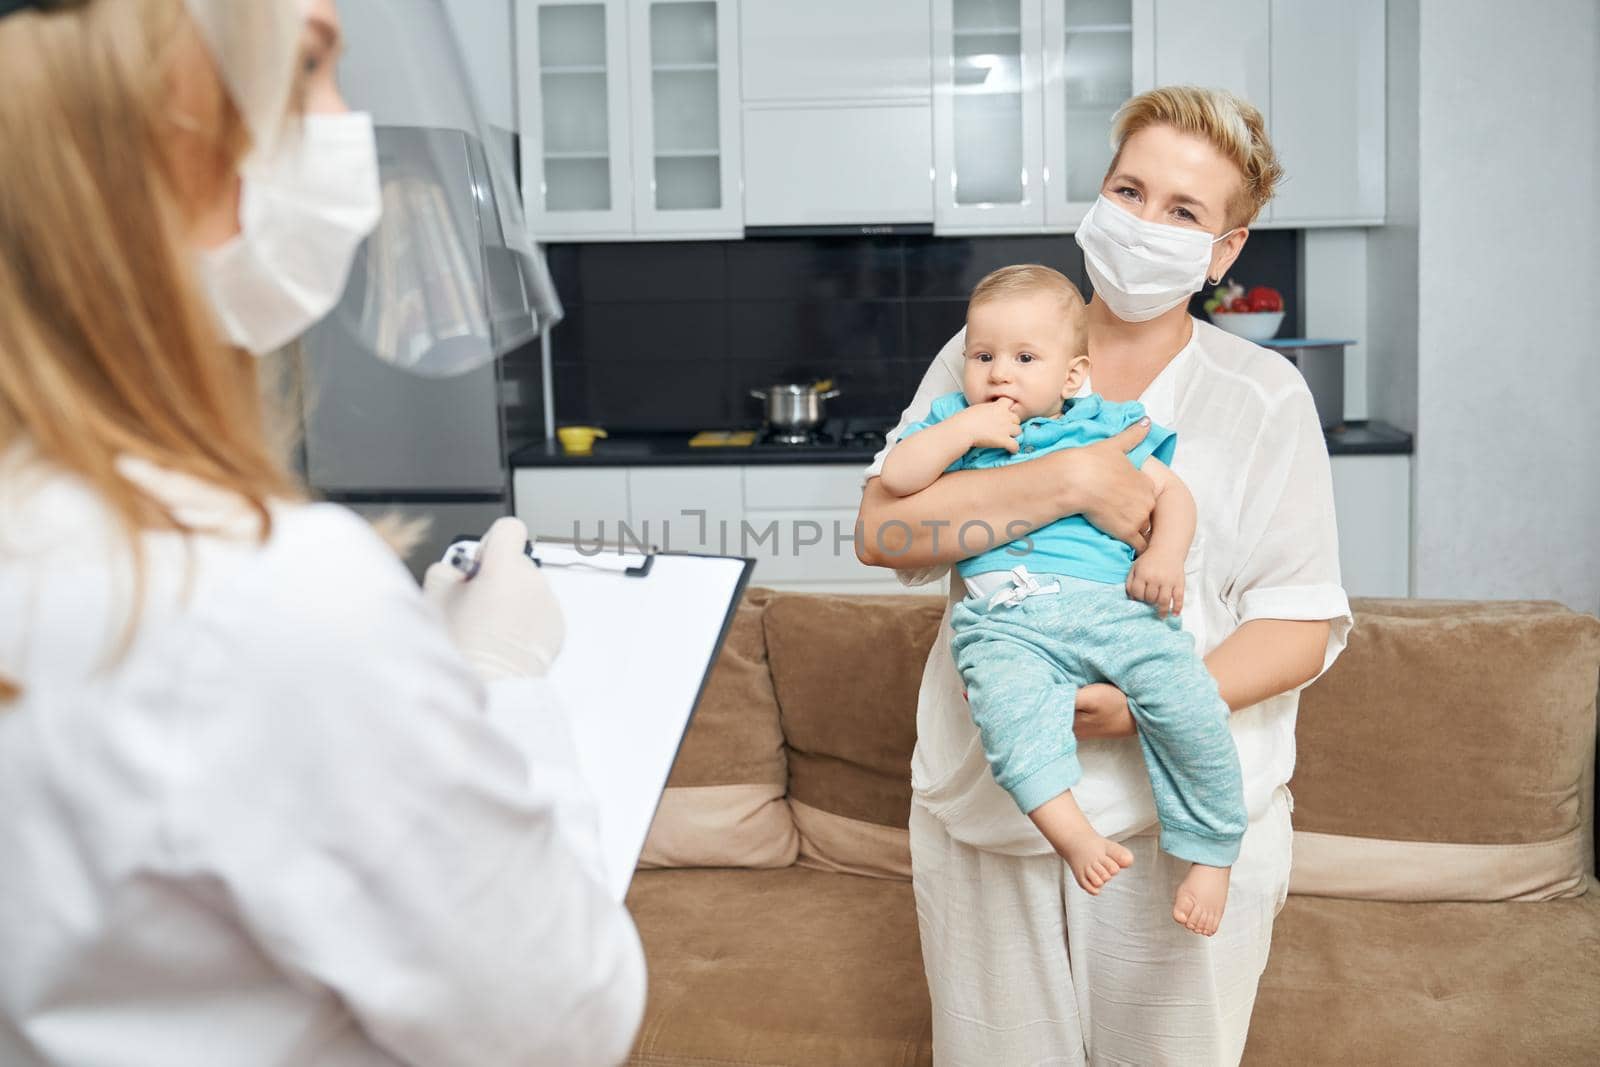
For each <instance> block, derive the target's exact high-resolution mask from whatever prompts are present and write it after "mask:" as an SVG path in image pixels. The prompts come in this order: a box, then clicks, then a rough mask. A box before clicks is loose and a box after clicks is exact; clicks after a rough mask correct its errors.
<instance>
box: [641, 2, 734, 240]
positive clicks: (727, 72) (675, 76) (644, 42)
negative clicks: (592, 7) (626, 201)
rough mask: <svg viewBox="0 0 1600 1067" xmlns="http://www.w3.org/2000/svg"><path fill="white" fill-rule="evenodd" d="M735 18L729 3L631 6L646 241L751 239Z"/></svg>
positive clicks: (649, 3) (642, 205)
mask: <svg viewBox="0 0 1600 1067" xmlns="http://www.w3.org/2000/svg"><path fill="white" fill-rule="evenodd" d="M737 13H738V6H737V4H735V3H733V2H731V0H632V5H631V39H630V41H631V48H630V54H631V56H632V58H633V62H634V70H633V72H632V76H633V150H634V158H635V161H636V162H635V182H634V190H633V196H634V213H635V228H636V230H637V231H638V232H640V233H670V234H675V235H683V234H690V233H692V234H694V235H696V236H701V237H711V236H719V235H722V236H738V235H739V234H740V233H741V232H742V230H743V225H744V218H743V214H744V213H743V207H742V204H741V201H740V196H739V172H740V163H741V152H740V145H739V125H740V123H739V119H740V103H739V71H738V48H739V38H738V26H737V24H736V23H737Z"/></svg>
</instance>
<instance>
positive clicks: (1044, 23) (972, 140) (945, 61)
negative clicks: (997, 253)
mask: <svg viewBox="0 0 1600 1067" xmlns="http://www.w3.org/2000/svg"><path fill="white" fill-rule="evenodd" d="M1152 4H1153V0H935V2H934V6H933V14H934V33H933V56H934V68H933V76H934V175H935V182H934V189H935V201H934V221H935V226H936V229H937V231H938V232H939V233H949V234H967V233H1005V232H1040V231H1044V230H1056V231H1065V230H1070V229H1072V228H1073V227H1075V226H1076V225H1077V223H1078V220H1079V219H1081V218H1082V217H1083V213H1084V212H1085V211H1087V210H1088V208H1089V205H1090V204H1091V203H1093V201H1094V198H1095V197H1096V196H1097V195H1098V193H1099V188H1100V180H1101V178H1102V177H1103V176H1104V174H1105V168H1106V166H1107V165H1108V164H1109V163H1110V162H1111V149H1110V137H1111V118H1112V116H1113V115H1114V114H1115V112H1116V109H1117V108H1118V107H1119V106H1120V105H1121V104H1122V102H1123V101H1125V100H1126V99H1127V98H1128V97H1129V96H1131V95H1133V94H1134V93H1136V92H1141V91H1143V90H1144V89H1146V88H1148V87H1149V86H1150V85H1151V84H1152V81H1153V78H1154V66H1153V53H1152V29H1153V25H1154V21H1153V18H1152V10H1153V8H1152Z"/></svg>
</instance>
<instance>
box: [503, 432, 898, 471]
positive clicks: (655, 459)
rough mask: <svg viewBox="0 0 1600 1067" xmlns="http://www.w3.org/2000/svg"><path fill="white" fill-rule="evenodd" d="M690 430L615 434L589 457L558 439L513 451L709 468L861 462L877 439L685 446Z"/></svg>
mask: <svg viewBox="0 0 1600 1067" xmlns="http://www.w3.org/2000/svg"><path fill="white" fill-rule="evenodd" d="M692 436H693V435H692V434H688V433H629V434H623V433H615V434H612V435H611V436H610V437H607V438H603V439H601V440H599V441H596V442H595V443H594V452H593V453H592V454H590V455H587V456H569V455H567V454H566V453H565V452H563V451H562V450H561V445H560V444H559V443H557V442H549V441H534V442H533V443H531V444H527V445H524V446H523V447H521V448H518V449H516V450H514V451H513V452H512V453H511V465H512V466H513V467H682V466H696V467H702V466H704V467H710V466H717V465H719V464H721V465H727V464H733V465H737V466H755V465H758V464H766V463H774V464H777V463H786V464H793V463H841V464H845V463H848V464H853V465H855V466H858V467H865V466H866V465H867V464H868V463H871V462H872V457H873V456H875V455H877V454H878V449H879V448H880V447H882V445H881V442H880V443H879V444H874V445H871V446H867V445H857V444H837V443H829V444H810V445H765V444H763V445H712V446H706V447H699V448H690V447H689V438H690V437H692Z"/></svg>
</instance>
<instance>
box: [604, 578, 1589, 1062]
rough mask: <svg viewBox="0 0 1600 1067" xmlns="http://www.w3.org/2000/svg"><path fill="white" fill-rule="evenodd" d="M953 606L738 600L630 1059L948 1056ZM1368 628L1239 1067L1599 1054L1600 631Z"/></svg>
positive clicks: (1302, 805) (1505, 626) (1551, 611)
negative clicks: (935, 698) (944, 771)
mask: <svg viewBox="0 0 1600 1067" xmlns="http://www.w3.org/2000/svg"><path fill="white" fill-rule="evenodd" d="M942 606H943V604H942V602H941V601H940V600H938V599H936V598H929V597H914V598H896V597H835V596H806V595H799V594H782V593H769V592H767V591H763V590H753V591H752V592H751V593H750V595H749V596H748V597H747V599H746V602H745V603H744V604H743V605H741V607H740V608H739V612H738V615H737V617H736V620H735V625H734V627H733V630H732V632H731V635H730V639H729V643H728V646H727V647H726V649H725V650H724V653H723V655H722V658H721V659H720V660H719V662H718V665H717V668H716V670H715V671H714V673H713V677H712V681H711V684H710V685H709V687H708V689H707V692H706V694H705V696H704V697H703V698H702V701H701V704H700V707H699V710H698V711H697V713H696V717H695V721H694V725H693V726H692V728H691V730H690V732H689V736H688V737H687V738H686V740H685V744H684V748H683V751H682V753H681V755H680V758H679V761H678V764H677V766H676V768H675V769H674V772H673V777H672V780H671V781H670V782H669V787H668V790H667V794H666V796H665V797H664V798H663V802H662V806H661V810H660V812H659V813H658V816H657V819H656V823H655V825H654V826H653V827H652V830H651V835H650V840H649V843H648V844H647V846H646V850H645V855H644V857H643V861H642V864H641V867H642V868H643V869H641V870H640V872H639V873H638V874H637V876H636V877H635V880H634V884H633V887H632V890H631V892H630V893H629V897H628V903H629V906H630V907H631V909H632V911H633V915H634V918H635V920H636V922H637V923H638V927H639V931H640V933H641V935H642V937H643V939H644V943H645V949H646V954H647V957H648V960H649V972H650V993H649V1004H648V1007H647V1010H646V1015H645V1021H644V1025H643V1027H642V1029H641V1031H640V1034H639V1037H638V1040H637V1042H636V1044H635V1048H634V1051H633V1055H632V1057H631V1059H630V1061H629V1062H632V1063H638V1064H654V1065H687V1064H702V1065H717V1067H726V1065H730V1064H852V1065H854V1064H925V1063H931V1062H932V1060H933V1048H932V1038H931V1009H930V1006H929V1002H928V995H927V987H926V983H925V980H924V976H923V972H922V962H921V954H920V950H919V946H918V939H917V920H916V911H915V907H914V904H913V899H912V894H911V885H910V883H909V880H908V879H909V874H910V860H909V853H908V849H907V844H906V830H905V826H906V821H907V815H908V812H909V805H910V797H911V793H910V784H909V760H910V755H911V749H912V745H913V743H914V740H915V705H916V692H917V685H918V681H919V679H920V676H921V673H922V666H923V661H924V659H925V657H926V654H927V650H928V647H929V645H930V643H931V642H932V640H933V636H934V632H935V628H936V627H937V626H938V625H939V619H940V613H941V609H942ZM1355 613H1356V618H1357V625H1356V627H1355V630H1354V632H1353V633H1352V635H1351V639H1350V645H1349V648H1348V650H1347V651H1346V653H1345V655H1344V656H1343V657H1342V658H1341V659H1340V661H1339V662H1338V663H1337V664H1335V666H1334V668H1333V669H1332V670H1331V671H1329V672H1328V674H1327V675H1325V676H1324V677H1323V678H1322V679H1320V680H1319V681H1318V682H1317V683H1316V684H1315V685H1313V686H1312V687H1311V688H1309V689H1308V690H1307V691H1306V693H1305V695H1304V697H1303V699H1302V704H1301V712H1300V720H1299V728H1298V747H1299V761H1298V768H1297V772H1296V776H1295V779H1294V781H1293V782H1291V783H1290V786H1291V790H1292V791H1293V793H1294V796H1295V815H1294V821H1295V828H1296V835H1295V866H1294V876H1293V879H1292V881H1291V894H1290V896H1289V899H1288V902H1287V904H1286V905H1285V907H1284V909H1283V911H1282V913H1281V914H1280V915H1279V916H1278V920H1277V924H1276V927H1275V929H1274V935H1273V945H1272V955H1271V960H1270V962H1269V964H1268V967H1267V971H1266V974H1265V976H1264V977H1263V978H1262V982H1261V988H1260V991H1259V995H1258V999H1257V1003H1256V1010H1255V1015H1254V1018H1253V1020H1252V1023H1251V1029H1250V1039H1249V1045H1248V1047H1247V1049H1246V1052H1245V1061H1246V1062H1247V1063H1252V1064H1318V1063H1328V1064H1352V1063H1360V1064H1366V1063H1406V1064H1452V1065H1454V1064H1477V1063H1485V1064H1488V1063H1493V1064H1509V1063H1529V1064H1534V1063H1537V1064H1593V1063H1600V888H1597V883H1596V881H1595V879H1594V877H1593V872H1594V870H1595V851H1594V797H1595V781H1594V763H1595V761H1594V756H1595V737H1596V731H1595V697H1596V683H1597V679H1600V621H1597V620H1595V619H1594V618H1593V617H1591V616H1586V615H1578V614H1574V613H1572V612H1570V611H1567V610H1565V609H1563V608H1561V607H1559V606H1556V605H1552V604H1543V603H1468V602H1460V603H1444V602H1421V601H1358V602H1357V603H1356V605H1355ZM1224 921H1226V920H1224Z"/></svg>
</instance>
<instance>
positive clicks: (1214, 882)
mask: <svg viewBox="0 0 1600 1067" xmlns="http://www.w3.org/2000/svg"><path fill="white" fill-rule="evenodd" d="M1228 874H1229V868H1227V867H1207V866H1206V865H1205V864H1203V863H1196V864H1192V865H1191V866H1190V867H1189V873H1188V874H1187V875H1185V876H1184V879H1183V881H1182V882H1179V883H1178V892H1177V893H1176V894H1175V895H1174V896H1173V898H1172V918H1173V919H1174V920H1175V921H1176V922H1177V924H1178V925H1179V926H1182V927H1183V928H1184V929H1186V930H1190V931H1193V932H1194V933H1197V934H1204V935H1205V936H1206V937H1210V936H1211V935H1212V934H1214V933H1216V932H1217V926H1218V925H1219V924H1220V923H1221V922H1222V909H1223V908H1224V907H1226V906H1227V903H1228Z"/></svg>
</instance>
